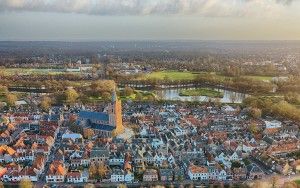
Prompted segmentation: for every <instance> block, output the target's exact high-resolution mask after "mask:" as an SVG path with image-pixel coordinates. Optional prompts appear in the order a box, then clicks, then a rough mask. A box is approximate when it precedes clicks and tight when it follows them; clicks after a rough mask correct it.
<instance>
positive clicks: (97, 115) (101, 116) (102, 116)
mask: <svg viewBox="0 0 300 188" xmlns="http://www.w3.org/2000/svg"><path fill="white" fill-rule="evenodd" d="M79 118H84V119H90V120H100V121H109V115H108V114H107V113H104V112H90V111H80V112H79Z"/></svg>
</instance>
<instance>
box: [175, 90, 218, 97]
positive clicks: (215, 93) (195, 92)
mask: <svg viewBox="0 0 300 188" xmlns="http://www.w3.org/2000/svg"><path fill="white" fill-rule="evenodd" d="M179 95H180V96H207V97H218V98H221V97H223V95H224V94H223V93H222V92H219V91H216V90H213V89H210V88H199V89H186V90H181V91H180V93H179Z"/></svg>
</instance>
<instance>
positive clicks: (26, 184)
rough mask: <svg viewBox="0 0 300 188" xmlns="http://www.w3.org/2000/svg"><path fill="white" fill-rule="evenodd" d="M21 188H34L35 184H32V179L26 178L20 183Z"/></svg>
mask: <svg viewBox="0 0 300 188" xmlns="http://www.w3.org/2000/svg"><path fill="white" fill-rule="evenodd" d="M19 187H20V188H32V187H33V184H32V182H31V181H30V179H28V178H24V179H22V180H21V181H20V184H19Z"/></svg>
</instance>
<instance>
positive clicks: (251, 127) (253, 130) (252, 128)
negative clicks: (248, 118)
mask: <svg viewBox="0 0 300 188" xmlns="http://www.w3.org/2000/svg"><path fill="white" fill-rule="evenodd" d="M248 130H249V131H250V132H251V133H252V134H256V133H258V131H259V128H258V127H257V124H256V123H251V124H250V125H249V127H248Z"/></svg>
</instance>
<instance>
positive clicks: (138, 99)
mask: <svg viewBox="0 0 300 188" xmlns="http://www.w3.org/2000/svg"><path fill="white" fill-rule="evenodd" d="M135 99H136V100H137V101H142V100H143V95H142V94H141V93H140V92H137V93H136V94H135Z"/></svg>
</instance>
